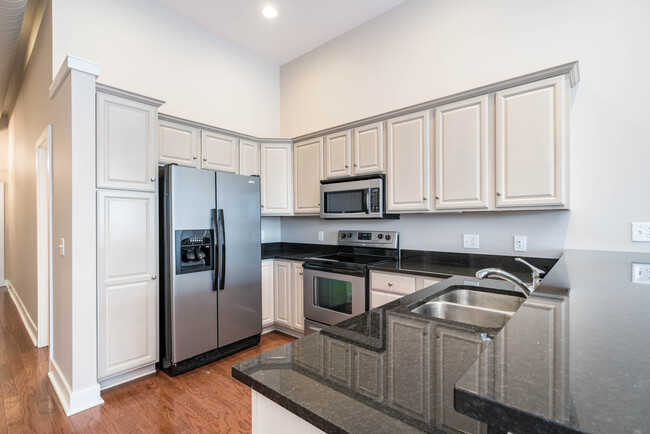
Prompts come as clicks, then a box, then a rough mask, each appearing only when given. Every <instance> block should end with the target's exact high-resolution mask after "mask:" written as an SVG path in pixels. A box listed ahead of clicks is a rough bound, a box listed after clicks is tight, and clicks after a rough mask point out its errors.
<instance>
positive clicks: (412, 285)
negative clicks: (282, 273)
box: [370, 271, 446, 309]
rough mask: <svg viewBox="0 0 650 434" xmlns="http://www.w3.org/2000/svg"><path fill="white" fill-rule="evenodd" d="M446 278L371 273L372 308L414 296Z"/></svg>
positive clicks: (381, 272) (379, 272)
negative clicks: (406, 296)
mask: <svg viewBox="0 0 650 434" xmlns="http://www.w3.org/2000/svg"><path fill="white" fill-rule="evenodd" d="M445 279H446V278H438V277H423V276H418V275H413V274H402V273H385V272H383V271H372V272H370V308H371V309H374V308H376V307H379V306H382V305H384V304H386V303H390V302H391V301H394V300H397V299H398V298H402V297H404V296H405V295H408V294H413V293H414V292H415V291H419V290H420V289H423V288H426V287H427V286H431V285H434V284H436V283H438V282H442V281H443V280H445Z"/></svg>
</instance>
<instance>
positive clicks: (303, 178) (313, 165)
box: [293, 138, 323, 214]
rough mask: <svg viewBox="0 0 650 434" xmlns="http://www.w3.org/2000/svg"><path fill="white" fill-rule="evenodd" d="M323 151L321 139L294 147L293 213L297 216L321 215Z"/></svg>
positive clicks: (297, 144)
mask: <svg viewBox="0 0 650 434" xmlns="http://www.w3.org/2000/svg"><path fill="white" fill-rule="evenodd" d="M322 149H323V141H322V139H320V138H317V139H312V140H308V141H305V142H301V143H296V144H295V145H294V147H293V179H294V182H293V195H294V202H293V212H294V213H296V214H320V180H321V178H322V173H321V172H322V167H323V165H322Z"/></svg>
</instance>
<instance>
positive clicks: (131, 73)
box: [52, 0, 280, 137]
mask: <svg viewBox="0 0 650 434" xmlns="http://www.w3.org/2000/svg"><path fill="white" fill-rule="evenodd" d="M53 23H54V34H53V60H54V62H53V64H54V69H53V70H52V74H53V75H54V74H55V73H56V70H58V67H59V65H61V62H62V61H63V59H64V58H65V56H66V55H67V54H72V55H74V56H78V57H81V58H83V59H88V60H91V61H94V62H97V63H99V64H100V65H101V75H100V77H99V78H98V80H97V81H98V82H99V83H104V84H107V85H110V86H115V87H118V88H122V89H125V90H128V91H131V92H136V93H140V94H143V95H146V96H149V97H153V98H157V99H161V100H163V101H166V104H164V105H163V106H162V107H161V109H160V112H161V113H166V114H170V115H174V116H179V117H182V118H186V119H190V120H193V121H198V122H203V123H206V124H209V125H214V126H218V127H222V128H226V129H230V130H234V131H237V132H241V133H246V134H251V135H254V136H258V137H277V136H279V133H280V127H279V125H280V88H279V80H280V78H279V74H280V71H279V66H278V65H275V64H273V63H271V62H269V61H267V60H265V59H262V58H260V57H257V56H255V55H253V54H251V53H250V52H247V51H245V50H244V49H242V48H239V47H237V46H235V45H234V44H232V43H230V42H228V41H226V40H225V39H223V38H220V37H218V36H215V35H214V34H212V33H210V32H208V31H207V30H205V29H203V28H201V27H199V26H197V25H195V24H193V23H191V22H190V21H188V20H186V19H184V18H181V17H179V16H177V15H174V14H172V13H171V12H169V11H168V10H167V9H164V8H162V7H160V6H158V5H155V4H153V3H151V2H149V1H147V0H110V1H104V0H56V1H55V2H54V8H53Z"/></svg>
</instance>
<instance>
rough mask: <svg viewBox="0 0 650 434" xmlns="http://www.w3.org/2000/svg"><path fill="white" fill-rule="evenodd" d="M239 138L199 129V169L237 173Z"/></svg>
mask: <svg viewBox="0 0 650 434" xmlns="http://www.w3.org/2000/svg"><path fill="white" fill-rule="evenodd" d="M238 142H239V139H237V138H235V137H231V136H226V135H225V134H218V133H213V132H211V131H201V153H202V161H201V169H210V170H218V171H220V172H230V173H237V172H238V170H239V148H238V145H239V143H238Z"/></svg>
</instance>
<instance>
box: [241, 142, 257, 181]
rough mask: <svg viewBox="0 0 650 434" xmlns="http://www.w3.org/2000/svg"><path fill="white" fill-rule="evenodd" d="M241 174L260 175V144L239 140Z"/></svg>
mask: <svg viewBox="0 0 650 434" xmlns="http://www.w3.org/2000/svg"><path fill="white" fill-rule="evenodd" d="M239 174H240V175H247V176H259V175H260V144H259V143H257V142H252V141H250V140H244V139H240V140H239Z"/></svg>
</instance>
